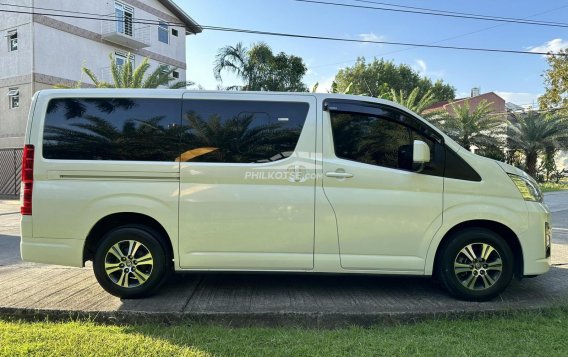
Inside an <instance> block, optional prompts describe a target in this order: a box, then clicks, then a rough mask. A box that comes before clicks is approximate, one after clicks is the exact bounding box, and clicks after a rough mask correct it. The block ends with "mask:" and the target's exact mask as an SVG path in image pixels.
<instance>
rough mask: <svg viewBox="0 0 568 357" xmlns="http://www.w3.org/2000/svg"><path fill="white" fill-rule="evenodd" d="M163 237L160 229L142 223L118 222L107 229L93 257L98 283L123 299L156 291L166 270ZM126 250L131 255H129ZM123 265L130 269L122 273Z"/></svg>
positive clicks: (165, 274)
mask: <svg viewBox="0 0 568 357" xmlns="http://www.w3.org/2000/svg"><path fill="white" fill-rule="evenodd" d="M163 238H164V237H162V236H161V234H160V233H159V232H156V231H155V230H153V229H151V228H149V227H146V226H143V225H125V226H120V227H117V228H114V229H113V230H111V231H109V232H108V233H106V234H105V235H104V236H103V238H102V240H101V242H100V244H99V245H98V247H97V249H96V252H95V257H94V259H93V270H94V273H95V277H96V278H97V281H98V282H99V284H100V285H101V286H102V287H103V289H105V290H106V291H107V292H109V293H110V294H112V295H114V296H118V297H120V298H125V299H135V298H142V297H147V296H149V295H151V294H153V293H154V292H156V290H157V289H158V288H159V287H160V286H161V285H162V284H163V283H164V281H165V280H166V276H167V274H168V272H169V264H168V261H169V259H168V254H167V250H166V249H165V248H164V246H163V244H162V243H161V242H162V240H163ZM131 242H133V243H131ZM129 251H130V252H133V255H130V256H129V255H128V253H129ZM148 254H149V255H148ZM119 256H120V258H119ZM149 259H150V260H149ZM105 267H106V268H105ZM125 269H126V270H129V271H128V272H127V273H125ZM107 271H108V272H109V273H107Z"/></svg>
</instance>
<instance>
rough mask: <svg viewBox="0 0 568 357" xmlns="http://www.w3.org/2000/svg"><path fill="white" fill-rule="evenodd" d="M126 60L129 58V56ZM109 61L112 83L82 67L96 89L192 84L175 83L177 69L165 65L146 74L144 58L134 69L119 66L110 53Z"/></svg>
mask: <svg viewBox="0 0 568 357" xmlns="http://www.w3.org/2000/svg"><path fill="white" fill-rule="evenodd" d="M127 58H130V54H128V56H127ZM109 60H110V73H111V76H112V82H105V81H101V80H100V79H99V78H98V77H97V76H96V75H95V73H94V72H93V71H92V70H90V69H89V68H87V67H85V66H83V67H82V71H83V73H85V74H86V75H87V77H89V78H90V79H91V81H92V82H93V83H94V85H95V87H97V88H158V87H160V86H166V87H168V88H170V89H180V88H186V87H188V86H191V85H193V84H194V83H193V82H184V81H175V78H174V77H173V73H174V71H176V70H177V68H175V67H170V66H166V65H163V66H160V67H158V68H156V69H155V70H154V71H153V72H151V73H149V74H148V70H149V69H150V63H149V60H148V58H144V60H142V63H140V64H139V65H138V66H137V67H136V68H133V66H132V62H130V61H126V63H125V64H123V65H119V64H118V63H117V62H116V57H115V56H114V55H113V54H112V53H111V54H109ZM56 87H58V88H66V86H64V85H57V86H56ZM76 87H77V88H81V87H82V83H77V85H76Z"/></svg>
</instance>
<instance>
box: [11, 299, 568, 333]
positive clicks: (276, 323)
mask: <svg viewBox="0 0 568 357" xmlns="http://www.w3.org/2000/svg"><path fill="white" fill-rule="evenodd" d="M565 308H567V306H566V305H565V304H563V305H551V306H544V307H543V306H535V307H523V308H520V309H513V308H505V309H488V310H455V311H447V312H395V313H311V312H310V313H278V312H276V313H273V312H269V313H254V312H253V313H181V312H165V313H164V312H137V311H101V312H96V311H91V312H85V311H65V310H37V309H27V308H11V307H0V319H8V320H10V319H11V320H14V319H16V320H23V321H30V322H41V321H46V320H47V321H50V322H54V321H56V322H66V321H76V320H87V321H92V322H96V323H103V324H117V325H122V324H147V323H160V324H167V325H169V324H182V323H186V324H202V325H220V326H225V327H228V326H230V327H237V328H238V327H265V328H266V327H298V328H315V329H337V328H346V327H353V326H359V327H372V326H376V325H382V326H392V325H400V324H414V323H419V322H423V321H432V320H457V319H472V320H473V319H479V318H487V317H506V316H512V315H516V314H519V313H527V312H540V313H545V312H547V311H550V310H554V309H565Z"/></svg>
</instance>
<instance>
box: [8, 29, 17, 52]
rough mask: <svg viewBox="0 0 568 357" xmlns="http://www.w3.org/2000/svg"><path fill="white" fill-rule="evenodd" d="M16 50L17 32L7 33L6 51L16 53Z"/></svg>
mask: <svg viewBox="0 0 568 357" xmlns="http://www.w3.org/2000/svg"><path fill="white" fill-rule="evenodd" d="M17 50H18V32H17V31H9V32H8V51H9V52H12V51H17Z"/></svg>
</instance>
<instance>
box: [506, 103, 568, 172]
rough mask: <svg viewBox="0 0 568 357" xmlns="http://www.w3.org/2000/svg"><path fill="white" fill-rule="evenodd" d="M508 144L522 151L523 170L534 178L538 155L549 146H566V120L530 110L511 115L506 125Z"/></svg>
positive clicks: (567, 137)
mask: <svg viewBox="0 0 568 357" xmlns="http://www.w3.org/2000/svg"><path fill="white" fill-rule="evenodd" d="M507 131H508V140H509V146H510V149H512V150H519V151H522V152H523V154H524V156H525V170H526V171H527V173H528V174H529V175H531V176H532V177H534V178H536V176H537V161H538V157H539V156H540V155H541V154H542V153H544V152H546V150H547V149H550V148H556V149H560V148H566V147H568V120H567V119H566V118H564V117H560V116H551V117H548V118H547V117H546V116H545V115H542V114H540V113H538V112H530V113H528V114H521V115H517V116H515V117H513V118H512V119H511V120H510V121H509V126H508V130H507Z"/></svg>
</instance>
